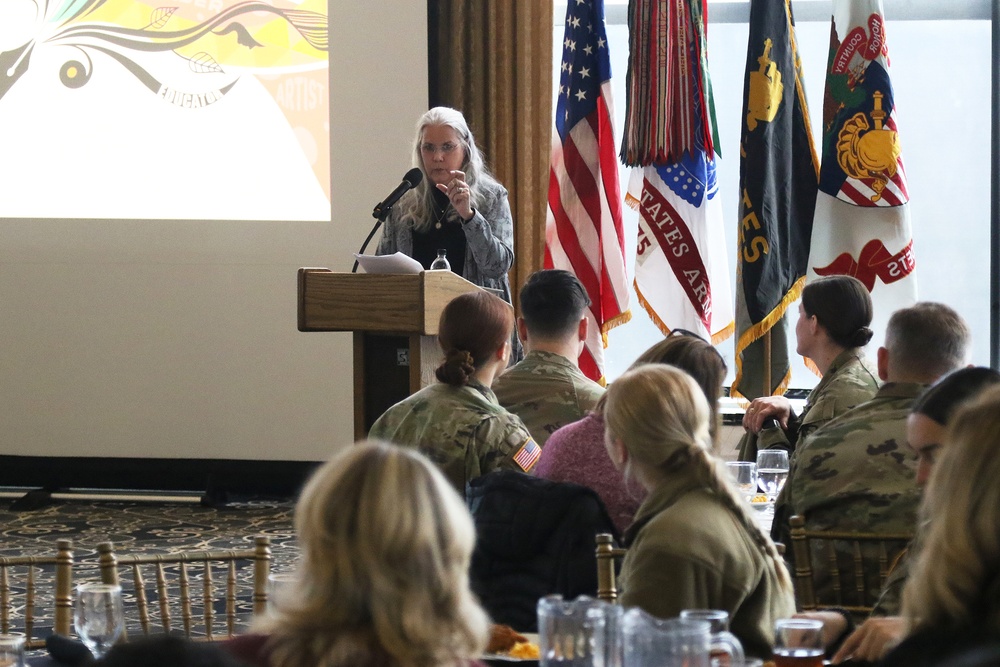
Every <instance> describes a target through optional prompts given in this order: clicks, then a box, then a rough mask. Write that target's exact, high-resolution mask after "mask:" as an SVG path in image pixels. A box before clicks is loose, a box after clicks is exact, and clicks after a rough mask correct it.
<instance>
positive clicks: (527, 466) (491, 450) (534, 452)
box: [470, 415, 542, 476]
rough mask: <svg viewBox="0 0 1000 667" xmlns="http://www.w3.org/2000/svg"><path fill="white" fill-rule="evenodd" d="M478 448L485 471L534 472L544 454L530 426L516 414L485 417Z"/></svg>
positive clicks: (479, 435) (479, 431) (480, 464)
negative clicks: (532, 434)
mask: <svg viewBox="0 0 1000 667" xmlns="http://www.w3.org/2000/svg"><path fill="white" fill-rule="evenodd" d="M475 448H476V457H475V458H476V459H477V461H476V464H477V465H478V467H479V474H482V475H485V474H486V473H489V472H493V471H494V470H520V471H521V472H531V471H532V470H533V469H534V468H535V465H536V464H537V463H538V459H539V458H540V457H541V455H542V450H541V448H540V447H539V446H538V445H537V444H535V441H534V440H533V439H532V438H531V434H530V433H528V429H527V428H525V426H524V424H523V423H522V422H521V420H520V419H518V418H517V417H514V416H513V415H509V416H507V417H503V416H497V417H493V418H491V419H484V420H483V421H482V423H480V425H479V428H478V429H477V430H476V437H475ZM470 465H473V463H472V462H470ZM473 476H475V475H473Z"/></svg>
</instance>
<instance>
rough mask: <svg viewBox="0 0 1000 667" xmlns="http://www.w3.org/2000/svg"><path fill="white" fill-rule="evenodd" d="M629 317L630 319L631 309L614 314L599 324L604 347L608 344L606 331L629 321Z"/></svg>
mask: <svg viewBox="0 0 1000 667" xmlns="http://www.w3.org/2000/svg"><path fill="white" fill-rule="evenodd" d="M631 319H632V311H631V310H626V311H625V312H624V313H620V314H618V315H615V316H614V317H612V318H611V319H610V320H608V321H607V322H605V323H604V324H603V325H601V334H602V335H603V336H604V347H607V346H608V343H607V333H608V332H609V331H611V330H612V329H614V328H615V327H617V326H621V325H622V324H625V323H626V322H629V321H631Z"/></svg>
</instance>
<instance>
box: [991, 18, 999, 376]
mask: <svg viewBox="0 0 1000 667" xmlns="http://www.w3.org/2000/svg"><path fill="white" fill-rule="evenodd" d="M992 79H993V86H992V90H993V104H992V107H993V110H992V116H993V132H992V135H993V136H992V140H991V144H992V146H991V151H990V152H991V153H992V162H993V168H992V169H991V170H990V174H991V175H990V189H991V190H992V194H993V196H992V197H991V198H990V202H991V203H990V275H991V280H990V367H991V368H993V369H994V370H1000V0H993V73H992Z"/></svg>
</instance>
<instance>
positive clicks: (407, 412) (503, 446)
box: [368, 381, 541, 497]
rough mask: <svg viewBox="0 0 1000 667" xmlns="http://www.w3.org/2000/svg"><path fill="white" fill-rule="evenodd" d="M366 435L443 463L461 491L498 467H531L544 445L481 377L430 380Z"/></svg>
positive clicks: (500, 468)
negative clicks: (460, 382)
mask: <svg viewBox="0 0 1000 667" xmlns="http://www.w3.org/2000/svg"><path fill="white" fill-rule="evenodd" d="M368 437H369V438H371V439H373V440H385V441H387V442H392V443H396V444H399V445H406V446H413V447H416V448H417V449H419V450H420V452H421V453H422V454H425V455H426V456H427V457H428V458H429V459H430V460H432V461H434V463H436V464H437V465H438V467H440V468H441V471H442V472H443V473H444V475H445V477H447V478H448V481H450V482H451V483H452V484H454V485H455V488H456V489H458V492H459V493H460V494H461V495H462V496H463V497H464V496H465V485H466V484H467V483H468V482H469V481H470V480H472V479H475V478H476V477H479V476H480V475H485V474H486V473H488V472H493V471H494V470H520V471H522V472H530V471H531V470H532V469H533V468H534V466H535V464H536V463H537V462H538V458H539V456H541V449H539V447H538V445H537V444H535V442H534V441H533V440H532V439H531V434H530V433H528V430H527V429H526V428H525V427H524V424H522V423H521V420H520V419H518V418H517V417H516V416H515V415H512V414H511V413H509V412H507V411H506V410H504V409H503V408H502V407H500V405H499V404H498V403H497V399H496V396H495V395H494V394H493V392H492V391H490V389H489V387H486V386H485V385H483V384H482V383H479V382H475V381H473V382H470V383H469V384H467V385H465V386H464V387H459V388H456V387H452V386H449V385H447V384H444V383H437V384H432V385H430V386H428V387H425V388H423V389H422V390H420V391H419V392H418V393H416V394H413V395H412V396H410V397H409V398H407V399H405V400H403V401H401V402H400V403H397V404H396V405H394V406H393V407H391V408H389V410H388V411H386V412H385V413H384V414H383V415H382V416H381V417H379V418H378V419H377V420H376V421H375V423H374V424H373V425H372V429H371V431H370V432H369V433H368Z"/></svg>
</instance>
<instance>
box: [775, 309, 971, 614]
mask: <svg viewBox="0 0 1000 667" xmlns="http://www.w3.org/2000/svg"><path fill="white" fill-rule="evenodd" d="M969 339H970V335H969V330H968V327H967V326H966V324H965V322H964V321H963V320H962V318H961V317H960V316H959V315H958V313H956V312H955V311H954V310H952V309H951V308H949V307H948V306H945V305H943V304H937V303H919V304H917V305H915V306H912V307H910V308H904V309H902V310H899V311H896V312H895V313H893V315H892V317H891V318H890V319H889V324H888V326H887V328H886V343H885V347H882V348H879V351H878V372H879V377H880V378H881V379H882V380H884V381H886V384H885V385H883V386H882V387H881V388H880V389H879V390H878V393H877V394H876V395H875V397H874V398H873V399H871V400H870V401H868V402H866V403H862V404H861V405H859V406H857V407H855V408H853V409H851V410H849V411H847V412H846V413H844V414H843V415H841V416H840V417H838V418H837V419H834V420H833V421H831V422H829V423H828V424H826V425H825V426H823V427H822V428H820V429H818V430H817V431H816V432H815V433H813V435H812V436H811V437H809V438H808V439H807V440H806V441H805V442H803V443H801V445H800V447H799V449H798V451H797V452H796V455H795V460H794V461H793V463H792V465H791V470H790V472H789V477H788V481H787V483H786V486H785V500H786V502H787V503H788V505H789V507H790V508H791V513H792V514H798V515H803V516H805V519H806V528H807V529H814V530H840V531H854V532H869V533H872V532H873V533H912V532H913V530H914V526H915V525H916V512H917V505H918V504H919V500H920V494H919V491H918V489H917V486H916V472H917V459H916V457H915V456H914V455H913V452H912V451H911V450H910V449H909V448H908V447H907V445H906V442H907V439H906V419H907V416H908V414H909V412H910V408H911V406H912V405H913V402H914V400H915V399H916V398H917V396H918V394H919V393H920V392H921V391H922V390H923V388H924V387H925V386H926V385H927V384H928V383H931V382H933V381H935V380H936V379H937V378H938V377H940V376H941V375H943V374H945V373H947V372H949V371H951V370H953V369H955V368H958V367H959V366H961V365H962V364H963V363H965V361H966V358H967V356H968V347H969ZM775 518H776V521H775V525H774V526H773V529H772V535H775V536H776V539H780V540H781V541H784V542H785V543H786V544H788V543H789V542H788V532H787V531H788V525H787V523H784V522H781V523H779V522H778V521H777V519H778V517H777V516H776V517H775ZM904 546H905V545H903V544H900V545H898V546H897V547H896V548H897V551H898V550H900V549H902V548H903V547H904ZM786 555H787V554H786ZM865 555H866V556H867V558H866V562H867V563H870V564H872V570H873V571H871V572H866V573H865V574H866V577H867V578H868V581H869V585H868V588H869V590H872V591H878V590H879V587H880V586H879V584H880V582H879V573H878V571H877V568H878V558H877V556H876V554H874V553H871V554H865ZM843 556H844V557H845V563H848V565H846V567H842V571H846V572H852V568H851V566H850V565H849V563H850V562H851V561H850V554H843ZM813 568H814V570H815V571H816V572H817V573H819V580H820V584H819V585H818V586H817V596H818V597H819V598H820V599H823V598H824V597H825V598H826V599H830V596H829V587H831V586H832V582H828V583H827V584H826V590H824V584H823V583H822V573H824V572H827V571H828V568H829V565H828V564H827V562H826V561H825V560H823V559H822V558H816V557H815V555H814V563H813ZM848 588H849V587H848V586H842V589H844V590H847V589H848ZM873 602H874V599H868V600H864V601H862V602H861V604H866V605H870V604H872V603H873Z"/></svg>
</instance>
